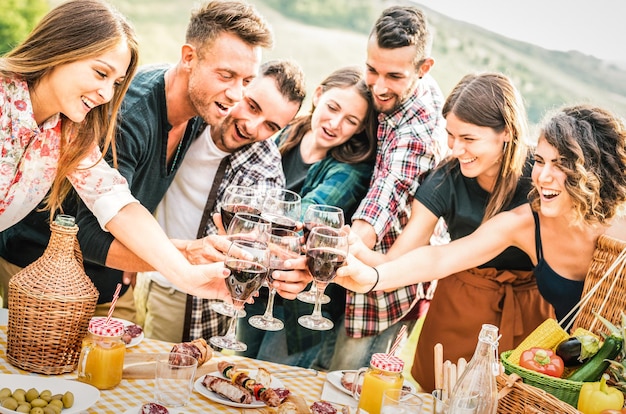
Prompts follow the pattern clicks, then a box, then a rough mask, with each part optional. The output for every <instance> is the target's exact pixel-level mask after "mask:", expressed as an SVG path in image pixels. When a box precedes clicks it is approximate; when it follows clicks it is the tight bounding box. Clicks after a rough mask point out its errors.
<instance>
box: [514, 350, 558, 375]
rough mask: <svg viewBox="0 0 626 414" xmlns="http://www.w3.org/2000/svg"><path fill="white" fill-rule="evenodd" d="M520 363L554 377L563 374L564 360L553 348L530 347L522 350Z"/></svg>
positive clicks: (524, 366)
mask: <svg viewBox="0 0 626 414" xmlns="http://www.w3.org/2000/svg"><path fill="white" fill-rule="evenodd" d="M519 364H520V366H521V367H523V368H526V369H530V370H532V371H536V372H540V373H542V374H546V375H550V376H552V377H557V378H560V377H561V375H563V367H564V365H563V360H562V359H561V357H560V356H558V355H556V354H555V353H554V352H553V351H552V350H551V349H544V348H530V349H529V350H526V351H524V352H522V356H521V357H520V360H519Z"/></svg>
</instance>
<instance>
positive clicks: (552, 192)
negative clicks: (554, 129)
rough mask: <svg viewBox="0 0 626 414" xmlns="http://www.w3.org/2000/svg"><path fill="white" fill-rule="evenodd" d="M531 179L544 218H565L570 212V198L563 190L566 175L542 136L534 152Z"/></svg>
mask: <svg viewBox="0 0 626 414" xmlns="http://www.w3.org/2000/svg"><path fill="white" fill-rule="evenodd" d="M532 179H533V184H534V185H535V188H536V189H537V192H538V193H539V200H540V203H541V214H543V215H544V216H546V217H559V216H565V215H567V214H569V213H571V212H572V210H573V208H574V206H573V203H572V198H571V196H570V195H569V193H568V192H567V190H566V188H565V182H566V180H567V174H566V173H565V172H564V171H563V169H562V167H561V156H560V154H559V152H558V151H557V150H556V148H554V147H553V146H552V145H550V144H548V142H547V141H546V140H545V138H544V137H543V136H542V137H540V138H539V142H538V143H537V148H536V150H535V164H534V166H533V172H532Z"/></svg>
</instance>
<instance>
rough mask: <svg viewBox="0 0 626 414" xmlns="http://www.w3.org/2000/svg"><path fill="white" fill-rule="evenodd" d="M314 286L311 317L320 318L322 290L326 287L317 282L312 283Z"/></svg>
mask: <svg viewBox="0 0 626 414" xmlns="http://www.w3.org/2000/svg"><path fill="white" fill-rule="evenodd" d="M313 286H315V305H314V306H313V313H312V314H311V316H312V317H313V319H321V318H322V298H323V297H324V290H325V289H326V285H325V284H320V286H318V284H317V283H314V284H313Z"/></svg>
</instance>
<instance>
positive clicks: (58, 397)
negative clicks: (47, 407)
mask: <svg viewBox="0 0 626 414" xmlns="http://www.w3.org/2000/svg"><path fill="white" fill-rule="evenodd" d="M61 398H63V394H54V395H53V396H52V397H50V399H51V400H59V401H61Z"/></svg>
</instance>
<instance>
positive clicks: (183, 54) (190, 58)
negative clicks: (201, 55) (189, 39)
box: [180, 43, 198, 69]
mask: <svg viewBox="0 0 626 414" xmlns="http://www.w3.org/2000/svg"><path fill="white" fill-rule="evenodd" d="M197 58H198V54H197V53H196V47H195V46H193V45H190V44H189V43H185V44H184V45H183V46H182V47H181V51H180V62H181V64H182V66H183V67H184V68H186V69H189V68H191V67H192V66H193V62H194V61H195V60H196V59H197Z"/></svg>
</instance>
